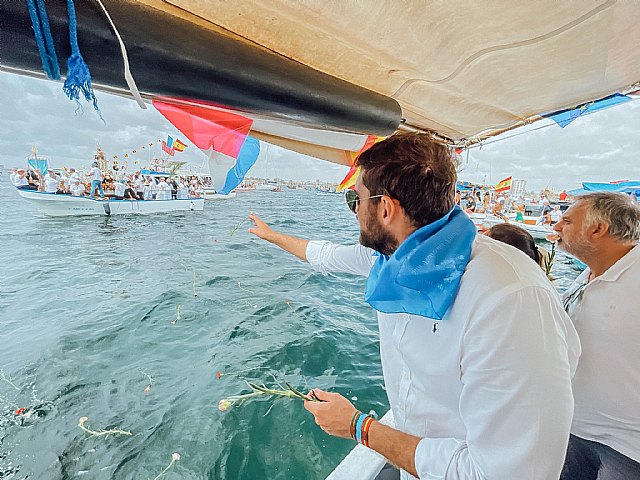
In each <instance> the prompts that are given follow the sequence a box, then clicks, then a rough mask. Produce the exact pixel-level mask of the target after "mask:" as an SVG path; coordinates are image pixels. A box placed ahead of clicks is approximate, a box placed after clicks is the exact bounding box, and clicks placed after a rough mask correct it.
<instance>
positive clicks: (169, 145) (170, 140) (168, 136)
mask: <svg viewBox="0 0 640 480" xmlns="http://www.w3.org/2000/svg"><path fill="white" fill-rule="evenodd" d="M167 147H169V148H171V147H173V138H172V137H171V136H170V135H167Z"/></svg>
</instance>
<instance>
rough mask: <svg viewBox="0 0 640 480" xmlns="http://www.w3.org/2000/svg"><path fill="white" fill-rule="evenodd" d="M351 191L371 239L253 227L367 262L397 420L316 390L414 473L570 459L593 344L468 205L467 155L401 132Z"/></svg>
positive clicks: (339, 262)
mask: <svg viewBox="0 0 640 480" xmlns="http://www.w3.org/2000/svg"><path fill="white" fill-rule="evenodd" d="M357 165H358V166H359V167H360V175H359V178H358V181H357V183H356V186H355V190H354V191H349V192H347V203H348V205H349V207H350V208H351V210H352V211H353V212H354V213H355V214H356V215H357V219H358V222H359V225H360V244H358V245H352V246H339V245H335V244H331V243H329V242H319V241H308V240H305V239H302V238H297V237H293V236H289V235H285V234H282V233H279V232H275V231H273V230H271V229H270V228H269V227H268V226H267V225H266V224H265V223H264V222H263V221H262V220H260V219H259V218H258V217H257V216H256V215H254V214H252V215H250V218H251V219H252V220H253V222H254V225H255V226H254V228H252V229H251V230H250V231H251V232H252V233H254V234H255V235H257V236H258V237H260V238H262V239H265V240H267V241H269V242H271V243H274V244H276V245H278V246H279V247H281V248H283V249H285V250H287V251H289V252H291V253H293V254H294V255H296V256H298V257H299V258H301V259H303V260H306V261H308V262H309V263H310V264H311V265H312V266H313V267H314V268H315V269H316V270H318V271H320V272H321V273H323V274H326V273H328V272H345V273H352V274H357V275H363V276H367V277H368V280H367V286H366V291H365V297H364V298H365V301H366V302H367V303H369V305H371V306H372V307H373V308H374V309H375V310H377V312H378V324H379V329H380V355H381V359H382V367H383V373H384V379H385V387H386V390H387V394H388V396H389V403H390V405H391V410H392V412H393V419H394V422H393V427H392V426H387V425H383V424H382V423H380V422H378V421H377V420H374V419H373V418H371V417H370V416H368V415H365V414H363V413H361V412H359V411H358V410H357V409H356V408H355V407H354V406H353V405H352V404H351V402H349V400H347V399H346V398H344V397H343V396H342V395H340V394H338V393H332V392H325V391H322V390H319V389H314V390H313V395H314V396H315V397H317V399H319V400H321V402H305V407H306V408H307V410H309V411H310V412H311V413H312V414H313V415H314V417H315V420H316V423H317V424H318V425H319V426H320V427H321V428H322V429H323V430H325V431H326V432H327V433H329V434H331V435H335V436H339V437H346V438H353V439H354V440H356V441H357V442H358V443H361V444H363V445H365V446H367V447H368V448H371V449H373V450H375V451H377V452H378V453H380V454H381V455H383V456H384V457H385V458H387V459H388V461H389V462H390V463H392V464H394V465H397V466H398V467H400V468H401V469H402V472H401V474H402V476H403V478H410V477H411V476H414V477H420V478H442V479H492V480H493V479H515V478H517V479H522V480H524V479H531V480H533V479H552V478H558V477H559V475H560V471H561V469H562V465H563V461H564V457H565V452H566V448H567V443H568V438H569V428H570V425H571V418H572V414H573V397H572V393H571V378H572V375H573V372H574V371H575V367H576V364H577V358H578V356H579V353H580V344H579V341H578V337H577V334H576V332H575V329H574V328H573V325H572V324H571V321H570V320H569V318H568V317H567V316H566V314H565V313H564V310H563V309H562V306H561V304H560V302H559V300H558V295H557V294H556V292H555V291H554V289H553V287H552V286H551V284H550V283H549V282H548V280H547V279H546V278H545V276H544V274H543V272H542V271H541V270H540V268H538V267H537V266H536V265H535V264H534V263H533V262H531V260H530V259H529V258H528V257H527V256H526V255H524V254H523V253H522V252H520V251H518V250H516V249H514V248H512V247H511V246H509V245H505V244H501V243H499V242H496V241H494V240H492V239H491V238H488V237H485V236H482V235H480V236H478V235H476V231H475V228H474V225H473V223H472V222H471V220H470V219H469V218H468V217H467V216H466V214H465V213H464V212H463V211H462V210H461V209H460V207H458V206H457V205H455V187H456V163H455V161H454V157H453V156H452V154H451V151H450V150H449V148H448V147H446V146H444V145H442V144H439V143H437V142H435V141H434V140H433V139H432V138H431V137H430V136H429V135H427V134H399V135H394V136H392V137H389V138H388V139H386V140H384V141H382V142H379V143H377V144H375V145H373V146H372V147H371V148H370V149H369V150H366V151H365V152H363V153H361V154H360V156H359V157H358V160H357Z"/></svg>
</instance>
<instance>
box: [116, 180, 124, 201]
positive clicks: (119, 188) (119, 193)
mask: <svg viewBox="0 0 640 480" xmlns="http://www.w3.org/2000/svg"><path fill="white" fill-rule="evenodd" d="M126 189H127V184H126V183H125V180H124V179H122V180H120V181H119V182H116V184H115V188H114V191H113V195H114V196H115V199H116V200H124V192H125V190H126Z"/></svg>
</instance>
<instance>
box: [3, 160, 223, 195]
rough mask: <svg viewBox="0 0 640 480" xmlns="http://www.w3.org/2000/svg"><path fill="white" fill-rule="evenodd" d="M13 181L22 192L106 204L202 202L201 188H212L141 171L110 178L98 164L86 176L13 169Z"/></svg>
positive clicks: (197, 180)
mask: <svg viewBox="0 0 640 480" xmlns="http://www.w3.org/2000/svg"><path fill="white" fill-rule="evenodd" d="M10 180H11V183H12V184H13V185H14V186H15V187H16V188H17V189H20V190H33V191H39V192H46V193H51V194H58V195H72V196H74V197H83V196H88V197H93V196H94V195H97V196H99V198H101V199H103V200H106V199H108V198H113V199H115V200H176V199H177V200H187V199H189V198H199V197H200V196H201V194H202V188H203V187H207V186H210V181H209V180H204V179H201V178H199V177H196V176H191V177H181V176H168V177H163V176H157V175H146V176H144V175H142V174H141V173H140V172H139V171H137V172H134V173H132V174H126V173H122V174H120V175H117V178H111V177H108V176H106V175H105V174H103V172H102V171H101V170H100V168H99V167H98V164H97V163H94V164H93V166H92V167H91V169H90V170H89V172H87V173H84V172H78V171H76V169H75V168H69V169H66V168H64V169H62V170H61V171H58V172H56V171H54V170H48V171H47V173H46V174H45V175H43V174H42V173H41V172H40V171H39V170H37V169H36V170H31V169H29V170H25V169H22V168H14V169H13V170H12V172H11V174H10Z"/></svg>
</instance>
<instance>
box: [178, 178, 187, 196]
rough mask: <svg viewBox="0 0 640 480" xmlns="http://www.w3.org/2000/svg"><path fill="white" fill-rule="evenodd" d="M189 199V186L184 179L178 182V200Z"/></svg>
mask: <svg viewBox="0 0 640 480" xmlns="http://www.w3.org/2000/svg"><path fill="white" fill-rule="evenodd" d="M188 199H189V188H188V187H187V186H186V185H185V183H184V180H180V183H179V184H178V200H188Z"/></svg>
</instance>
